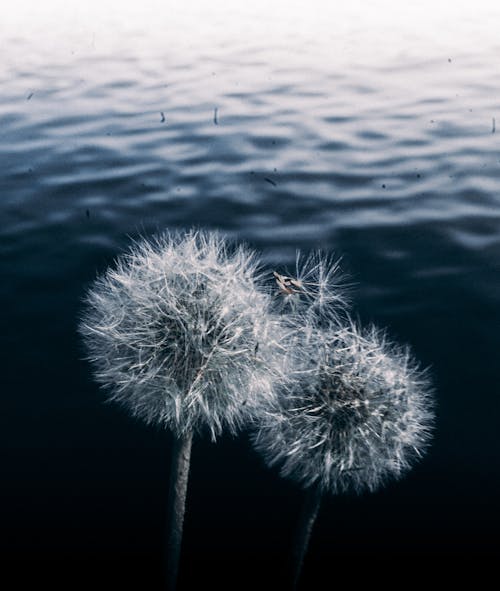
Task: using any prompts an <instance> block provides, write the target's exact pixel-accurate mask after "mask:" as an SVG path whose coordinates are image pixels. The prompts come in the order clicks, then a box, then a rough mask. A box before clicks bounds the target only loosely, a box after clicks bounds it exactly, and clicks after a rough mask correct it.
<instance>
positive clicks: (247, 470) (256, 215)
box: [0, 3, 500, 589]
mask: <svg viewBox="0 0 500 591" xmlns="http://www.w3.org/2000/svg"><path fill="white" fill-rule="evenodd" d="M167 4H168V3H167ZM139 12H140V11H139ZM167 12H168V11H167ZM47 15H49V16H47ZM193 15H194V13H190V12H189V11H186V12H185V13H183V14H182V15H181V16H176V18H179V19H180V21H179V22H180V24H181V25H182V26H184V27H186V28H185V29H182V27H181V26H180V25H178V23H177V22H176V21H175V19H174V21H173V22H172V19H171V18H170V15H167V16H165V15H163V17H162V18H163V20H162V19H161V18H160V17H158V18H156V16H157V15H156V14H155V13H152V14H151V13H148V12H147V11H144V12H140V16H141V17H142V20H140V19H136V20H134V18H132V17H134V16H139V13H138V15H132V16H131V15H130V14H129V13H127V12H125V13H124V14H121V15H120V14H118V15H117V14H111V15H109V14H107V15H106V18H104V16H103V17H102V19H100V20H99V19H98V20H94V21H91V20H85V18H84V15H82V14H80V13H78V12H72V11H71V10H70V11H69V12H67V13H64V14H61V13H57V14H55V13H54V14H50V13H48V12H47V14H44V15H41V14H38V15H35V17H33V18H32V20H31V21H30V22H29V23H28V24H26V23H24V24H23V25H22V26H21V24H20V22H21V21H19V19H18V20H17V21H16V19H11V20H10V21H9V20H8V19H7V24H5V23H4V25H3V28H2V29H1V33H2V37H1V39H2V51H3V52H4V53H3V55H5V56H6V57H5V58H3V65H2V67H1V70H0V72H1V77H0V84H1V88H2V93H1V96H0V137H1V139H2V141H1V143H0V156H1V163H2V171H1V176H0V183H1V192H0V204H1V210H0V216H1V224H0V240H1V253H2V255H1V278H2V280H1V282H0V295H1V301H2V309H3V311H4V314H3V315H2V325H1V326H0V330H1V333H0V334H1V335H2V339H1V347H2V349H1V359H2V361H3V364H2V365H3V370H2V408H3V411H2V413H1V419H0V420H1V425H0V427H1V428H0V438H1V446H2V450H3V456H4V457H3V460H2V479H1V507H2V516H1V518H2V521H1V537H0V544H1V546H0V551H1V558H2V561H3V562H4V563H5V568H4V569H3V570H2V573H4V574H3V575H2V576H5V577H6V576H7V572H13V573H14V574H15V576H16V577H17V578H18V581H19V582H21V581H24V580H28V579H29V580H31V581H37V582H40V581H41V580H42V579H43V580H44V581H45V580H47V581H49V582H51V583H52V584H53V585H55V584H57V585H61V586H63V587H66V588H72V587H73V586H75V585H76V584H77V583H79V582H82V581H86V582H87V584H92V585H94V586H97V587H98V588H99V587H100V586H104V585H106V586H109V587H111V588H120V587H123V586H127V585H131V586H136V587H143V588H151V589H154V588H160V586H161V577H162V568H163V567H162V551H163V550H162V546H163V541H164V535H165V520H166V511H165V510H166V507H165V504H166V496H167V485H168V471H169V450H170V444H171V441H170V436H169V434H168V433H167V432H163V431H161V430H159V429H154V428H149V427H146V426H144V425H142V424H140V423H138V422H136V421H134V420H133V419H131V418H130V417H128V416H127V415H126V413H125V412H124V411H122V410H121V409H120V408H117V407H115V406H113V405H110V404H106V403H105V402H104V396H103V395H102V393H101V392H100V391H99V389H98V387H97V386H96V384H95V383H94V382H93V381H92V378H91V373H90V368H89V367H88V365H87V364H86V363H85V362H84V361H82V358H83V356H84V351H83V348H82V344H81V342H80V340H79V337H78V335H77V333H76V325H77V321H78V315H79V313H80V311H81V298H82V295H83V294H84V291H85V289H87V287H88V286H89V284H90V283H91V281H92V280H93V279H94V278H95V276H96V274H97V273H98V272H100V271H102V270H104V269H105V268H106V266H107V265H109V264H111V263H112V261H113V258H114V257H115V256H116V254H118V253H119V252H120V251H121V250H122V249H123V248H126V247H127V246H128V244H129V243H130V238H134V237H137V236H138V235H143V236H144V235H151V234H154V233H155V232H158V231H161V230H162V229H166V228H169V229H173V228H176V229H182V228H186V229H187V228H190V227H192V226H193V225H195V226H199V227H200V226H201V227H205V228H217V229H221V230H222V231H224V232H226V233H227V234H228V235H229V236H231V237H232V238H235V239H237V240H241V241H245V242H247V243H249V244H250V245H252V246H253V247H255V248H256V249H257V250H258V252H259V253H260V254H261V256H262V258H263V260H264V262H265V263H267V264H268V265H269V266H270V268H279V269H284V268H285V267H286V266H287V265H293V262H294V258H295V250H296V249H301V250H302V251H304V252H309V251H311V250H313V249H315V248H319V247H321V248H323V249H325V250H327V251H333V252H335V253H336V254H337V255H338V256H342V258H343V268H344V270H345V271H346V272H347V273H349V276H350V280H351V281H352V283H353V284H354V289H353V292H352V293H353V307H354V310H355V313H356V314H357V315H359V317H360V319H361V321H362V322H363V323H368V322H371V321H373V322H375V323H377V324H378V325H380V326H384V327H387V328H388V331H389V334H390V335H391V336H392V337H393V338H394V339H395V340H398V341H401V342H405V343H410V344H411V345H412V348H413V351H414V353H415V356H416V357H417V358H418V359H419V360H421V362H422V364H423V365H426V366H427V365H428V366H430V367H431V373H432V376H433V379H434V382H435V387H436V401H437V422H436V432H435V437H434V441H433V444H432V447H431V448H430V450H429V452H428V454H427V455H426V457H425V458H424V459H423V461H422V462H421V463H420V464H419V465H417V466H415V468H414V469H413V471H412V472H411V473H409V474H408V475H407V476H406V477H405V478H404V479H402V480H401V481H399V482H394V483H392V484H390V485H389V486H387V487H386V488H384V489H383V490H380V491H379V492H377V493H375V494H366V495H362V496H359V497H355V496H350V497H346V496H344V497H330V498H325V499H324V502H323V505H322V509H321V513H320V516H319V519H318V522H317V524H316V527H315V530H314V533H313V538H312V541H311V545H310V551H309V555H308V558H307V562H306V566H305V571H304V588H314V585H315V584H316V583H317V582H319V581H325V580H326V581H329V580H331V581H332V585H333V586H334V584H335V581H336V577H337V575H338V572H339V569H340V571H342V572H344V573H348V575H349V576H352V577H353V580H358V579H359V578H361V577H363V576H369V577H370V579H371V580H372V581H380V582H385V581H387V580H388V579H390V578H391V577H390V573H391V572H392V570H393V569H394V564H395V560H397V564H398V565H403V567H404V568H406V569H407V570H408V572H414V571H415V572H426V571H427V570H430V568H431V567H432V566H436V565H438V566H440V567H443V570H444V571H446V569H448V568H450V569H453V568H455V569H456V567H457V565H459V566H460V570H461V571H462V572H463V571H465V569H467V568H468V567H469V566H472V565H473V564H474V565H476V566H475V567H474V568H475V569H476V570H475V572H476V573H484V572H486V570H485V569H486V567H491V566H492V565H493V563H494V560H495V557H496V556H497V552H498V545H497V543H498V542H497V540H498V526H499V525H500V524H499V510H498V497H499V493H500V490H499V480H500V478H499V472H498V461H499V455H500V454H499V452H500V446H499V437H498V415H499V410H500V408H499V406H500V405H499V401H498V384H499V383H500V369H499V365H498V362H497V357H498V350H499V336H498V335H499V326H500V324H499V320H500V318H499V310H498V301H499V295H500V294H499V291H500V288H499V282H498V271H499V254H500V201H499V194H500V144H499V138H500V136H499V135H498V132H496V129H495V125H496V123H494V121H493V120H494V118H496V120H498V121H500V85H499V82H498V76H496V70H495V68H496V64H498V57H499V56H500V46H499V45H498V43H496V41H494V40H493V36H492V35H489V33H490V29H489V28H488V26H487V25H488V23H491V20H490V19H489V17H488V15H487V14H486V13H485V14H484V15H481V14H480V15H479V17H481V16H482V17H484V18H479V17H478V18H477V19H476V20H474V19H472V20H471V19H467V18H465V16H464V17H460V15H458V16H457V15H455V17H453V18H455V20H453V18H452V19H451V24H450V23H449V27H448V28H447V29H444V30H441V32H442V33H443V34H442V36H441V37H440V41H439V43H438V42H437V41H436V43H435V44H433V43H431V42H429V39H437V37H434V36H433V29H432V26H431V25H434V26H436V27H437V26H438V25H441V24H442V23H441V21H440V20H439V19H437V20H434V21H433V20H432V19H431V22H430V24H429V23H427V25H426V26H425V27H423V28H421V29H418V26H415V27H414V33H415V31H416V33H415V35H414V37H412V38H411V42H410V41H408V39H409V37H405V34H406V33H405V31H406V30H407V29H411V28H412V23H411V22H408V23H406V25H407V29H405V27H404V26H403V27H402V28H401V27H400V28H398V29H390V28H388V29H387V30H384V31H385V33H384V34H382V33H381V32H379V36H378V37H377V39H378V42H377V43H374V42H373V38H372V35H374V34H375V33H374V30H373V27H371V26H370V19H369V17H366V15H365V18H364V20H363V19H361V21H362V24H363V23H364V26H365V28H362V26H361V25H359V26H358V28H356V26H355V23H356V22H358V21H357V14H356V12H352V14H351V13H349V14H347V13H346V14H343V15H341V17H337V18H335V19H334V18H333V16H332V15H331V14H328V15H326V16H324V15H323V17H320V16H318V17H317V18H316V19H314V18H312V17H311V16H310V15H309V14H308V17H307V19H306V22H305V24H304V23H303V22H302V20H301V18H300V16H301V13H300V11H299V12H298V13H297V14H295V13H293V11H292V12H290V13H289V18H288V20H287V19H284V20H283V19H281V18H280V17H279V14H278V15H277V13H276V14H275V13H272V14H268V15H267V20H266V19H263V14H260V13H258V12H255V13H253V14H250V15H245V16H244V18H243V17H241V19H242V20H241V21H238V20H237V17H238V14H237V11H234V13H229V14H227V13H226V12H225V11H224V10H220V11H218V10H215V11H214V12H212V13H210V11H209V16H208V17H207V13H203V15H204V18H203V19H201V17H200V20H199V22H198V23H195V24H193V18H194V16H193ZM486 17H488V18H486ZM44 18H45V19H47V18H48V19H49V23H50V27H48V28H45V24H46V20H44ZM231 18H232V19H236V20H232V21H231V20H230V19H231ZM252 18H253V19H254V20H252ZM294 18H295V20H294ZM106 19H107V20H106ZM120 19H121V20H120ZM183 19H184V20H183ZM225 19H229V20H227V23H226V20H225ZM262 19H263V20H262ZM297 19H298V20H297ZM325 19H326V22H325ZM328 19H331V20H330V21H329V20H328ZM342 19H344V20H342ZM21 20H22V19H21ZM241 22H243V23H245V25H244V26H241V27H240V28H238V26H236V25H237V23H240V24H241ZM377 22H378V20H377ZM235 23H236V24H235ZM339 23H340V24H339ZM482 23H484V27H485V28H484V29H483V28H481V27H482ZM226 24H227V26H226ZM379 24H380V23H379ZM28 25H29V26H28ZM195 25H196V26H195ZM230 25H231V26H230ZM329 25H331V26H329ZM341 25H342V26H341ZM231 27H232V28H231ZM360 27H361V28H360ZM453 27H455V30H458V31H462V32H463V31H467V33H468V34H469V37H467V39H468V40H469V41H468V44H461V43H458V41H457V42H456V43H454V42H453V40H454V39H455V37H453V35H452V33H451V32H450V31H452V29H453ZM468 27H470V30H469V29H468ZM243 30H244V31H246V36H245V35H242V31H243ZM377 30H378V29H377ZM270 31H272V35H270V34H269V32H270ZM375 32H376V31H375ZM417 33H419V34H420V37H419V36H418V35H417ZM457 34H458V33H457ZM474 35H475V37H474ZM381 39H382V40H383V42H382V41H380V40H381ZM443 39H444V40H443ZM471 40H472V41H474V43H472V41H471ZM372 43H373V45H372ZM472 47H473V49H472ZM215 108H217V109H218V111H217V123H215V121H214V109H215ZM161 113H163V114H164V117H165V118H166V121H165V122H162V117H161ZM269 181H272V182H269ZM302 496H303V495H302V491H301V490H300V489H299V488H298V487H297V486H296V485H295V484H294V483H293V482H288V481H284V480H282V479H281V478H280V477H279V475H278V474H277V473H276V472H273V471H270V470H268V469H267V468H266V467H265V466H264V464H263V462H262V461H261V459H260V458H259V457H258V456H257V455H256V454H255V453H254V452H253V450H252V448H251V445H250V444H249V442H248V438H247V434H246V433H242V434H241V436H240V437H238V438H230V437H222V438H221V440H220V441H218V442H217V443H216V444H213V443H211V442H210V441H209V439H208V437H207V438H199V439H197V440H196V441H195V443H194V448H193V457H192V467H191V477H190V484H189V492H188V506H187V514H186V522H185V532H184V546H183V554H182V563H181V574H180V587H181V588H185V589H188V588H193V586H194V584H195V583H196V582H199V581H202V582H203V583H204V584H206V585H211V586H216V585H217V586H218V587H219V588H238V587H243V586H245V585H252V586H254V587H258V586H260V587H263V588H266V586H270V585H271V584H272V585H274V587H275V588H280V587H281V586H283V585H284V581H285V578H286V573H287V560H288V549H289V545H290V539H291V536H292V534H293V531H294V524H295V520H296V518H297V514H298V511H299V507H300V503H301V499H302ZM478 564H479V565H480V568H478V567H477V565H478ZM448 565H452V566H451V567H448ZM453 565H454V566H453Z"/></svg>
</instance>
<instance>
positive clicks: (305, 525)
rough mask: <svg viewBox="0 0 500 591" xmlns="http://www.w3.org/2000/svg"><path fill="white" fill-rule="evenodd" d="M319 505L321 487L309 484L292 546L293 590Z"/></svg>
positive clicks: (295, 587) (295, 586) (300, 570)
mask: <svg viewBox="0 0 500 591" xmlns="http://www.w3.org/2000/svg"><path fill="white" fill-rule="evenodd" d="M320 505H321V489H320V487H319V486H311V487H310V488H308V489H307V490H306V494H305V497H304V501H303V504H302V509H301V512H300V516H299V521H298V524H297V532H296V535H295V540H294V545H293V548H292V579H291V588H292V589H293V590H294V591H295V590H296V589H297V588H298V584H299V579H300V574H301V572H302V566H303V564H304V558H305V556H306V553H307V548H308V546H309V540H310V539H311V532H312V529H313V526H314V522H315V521H316V518H317V516H318V512H319V507H320Z"/></svg>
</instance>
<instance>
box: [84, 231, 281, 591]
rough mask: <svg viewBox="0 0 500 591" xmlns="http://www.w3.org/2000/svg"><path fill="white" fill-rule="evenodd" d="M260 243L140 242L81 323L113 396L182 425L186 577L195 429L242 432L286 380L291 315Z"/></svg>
mask: <svg viewBox="0 0 500 591" xmlns="http://www.w3.org/2000/svg"><path fill="white" fill-rule="evenodd" d="M258 279H259V276H258V273H257V263H256V259H255V256H254V254H253V253H252V252H251V251H249V250H247V249H246V248H243V247H231V246H230V245H229V244H228V243H227V241H226V240H225V239H224V238H222V237H221V236H219V235H218V234H214V233H208V232H195V231H191V232H189V233H187V234H185V235H180V234H164V235H162V236H160V237H159V238H157V239H156V240H155V241H151V242H148V241H142V242H139V243H136V244H134V246H133V247H132V248H131V249H130V250H129V252H128V253H126V254H124V255H122V256H120V257H119V258H118V259H117V261H116V264H115V265H114V267H112V268H110V269H108V270H107V271H106V272H105V273H104V274H103V275H102V276H101V277H99V278H98V279H97V280H96V282H95V283H94V285H93V286H92V288H91V289H90V291H89V292H88V294H87V297H86V310H85V313H84V316H83V319H82V321H81V323H80V327H79V329H80V332H81V334H82V335H83V337H84V341H85V344H86V346H87V348H88V351H89V359H90V361H91V363H92V364H93V367H94V370H95V377H96V379H97V381H98V382H99V383H100V384H101V385H102V386H104V387H105V388H106V390H107V391H108V393H109V399H110V400H113V401H116V402H118V403H120V404H121V405H123V406H124V407H126V408H127V409H128V410H129V411H130V412H131V413H132V415H134V416H136V417H139V418H141V419H143V420H145V421H146V422H147V423H153V424H159V425H162V426H165V427H167V428H168V429H170V430H171V431H172V432H173V435H174V439H175V443H174V446H173V452H172V454H173V456H172V477H171V487H170V499H169V540H168V548H167V553H168V556H167V560H168V565H167V569H168V572H167V577H168V584H169V587H170V588H172V589H173V588H174V587H175V581H176V577H177V569H178V560H179V554H180V544H181V538H182V525H183V518H184V508H185V497H186V490H187V482H188V472H189V463H190V453H191V442H192V436H193V434H194V433H199V432H202V431H208V432H209V433H210V434H211V437H212V439H213V440H215V439H216V438H217V437H218V436H219V435H220V434H221V432H222V431H223V430H224V429H226V430H228V431H229V432H231V433H235V432H236V431H237V430H238V429H239V428H240V427H241V426H242V425H243V424H244V423H245V422H246V421H248V420H249V419H250V418H251V417H253V416H254V414H255V412H256V409H257V408H258V407H259V406H260V405H261V404H262V403H263V401H265V400H267V401H268V400H270V399H271V398H272V397H273V396H274V388H275V383H276V382H277V381H282V380H283V373H284V370H283V365H282V364H283V359H284V358H283V355H282V354H281V345H280V344H279V341H280V338H281V331H282V327H283V322H282V320H281V319H280V318H278V317H277V316H276V315H274V314H273V313H272V312H271V297H270V296H269V295H268V294H266V293H264V292H262V291H260V290H259V289H258V288H257V282H258Z"/></svg>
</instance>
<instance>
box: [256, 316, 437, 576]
mask: <svg viewBox="0 0 500 591" xmlns="http://www.w3.org/2000/svg"><path fill="white" fill-rule="evenodd" d="M295 356H296V367H297V369H296V372H295V375H294V381H293V383H292V386H291V388H284V389H283V390H282V391H281V393H280V395H279V396H278V397H277V398H276V399H275V401H274V403H273V404H271V405H270V406H268V408H267V409H266V411H265V412H264V413H263V414H262V416H261V420H260V425H259V429H258V431H257V432H256V434H255V437H254V444H255V447H256V449H257V450H258V451H259V452H260V453H261V454H262V455H263V456H264V458H265V461H266V462H267V464H268V465H269V466H275V465H276V466H280V468H281V474H282V475H283V476H285V477H291V478H293V479H294V480H296V481H297V482H299V483H300V484H301V485H302V486H303V487H304V488H307V491H308V492H307V495H306V501H305V505H304V509H303V513H302V516H301V520H300V523H299V530H298V534H297V540H296V545H295V547H294V572H293V585H294V587H295V586H296V585H297V582H298V577H299V575H300V571H301V567H302V563H303V559H304V556H305V552H306V549H307V545H308V541H309V538H310V535H311V530H312V527H313V524H314V521H315V519H316V516H317V513H318V510H319V506H320V501H321V497H322V495H323V494H325V493H333V494H338V493H347V492H355V493H360V492H362V491H364V490H369V491H374V490H376V489H377V488H378V487H380V486H381V485H383V484H384V483H385V482H386V481H388V480H389V479H391V478H398V477H400V476H401V475H402V474H403V473H405V472H406V471H407V470H408V469H409V468H410V467H411V465H412V464H413V462H414V461H416V460H418V459H419V458H420V457H422V455H423V453H424V451H425V449H426V447H427V445H428V442H429V438H430V434H431V428H432V422H433V410H432V407H433V405H432V397H431V386H430V382H429V379H428V377H427V375H426V372H425V371H422V370H420V369H419V367H418V365H417V363H416V362H415V361H414V360H413V358H412V356H411V354H410V351H409V349H408V348H407V347H400V346H396V345H394V344H392V343H390V342H389V340H388V339H387V338H386V336H385V335H384V333H383V332H381V331H379V330H377V329H376V328H374V327H370V328H368V329H365V330H361V329H360V328H358V327H357V326H356V325H355V324H354V323H353V322H350V323H349V324H347V325H345V326H338V325H332V326H330V327H329V328H325V329H317V328H314V327H311V326H307V325H306V326H305V327H303V330H302V332H301V333H300V338H297V341H296V351H295Z"/></svg>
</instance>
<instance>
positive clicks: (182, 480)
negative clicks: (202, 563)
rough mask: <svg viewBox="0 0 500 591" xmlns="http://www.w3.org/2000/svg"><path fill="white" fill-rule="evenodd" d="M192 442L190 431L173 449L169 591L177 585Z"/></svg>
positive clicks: (168, 539) (168, 553)
mask: <svg viewBox="0 0 500 591" xmlns="http://www.w3.org/2000/svg"><path fill="white" fill-rule="evenodd" d="M192 441H193V433H192V432H191V431H190V432H188V433H187V434H186V435H184V436H182V437H175V438H174V445H173V449H172V465H171V471H170V488H169V493H168V515H167V518H168V523H167V528H168V529H167V589H168V591H174V590H175V587H176V583H177V572H178V570H179V558H180V554H181V543H182V527H183V524H184V512H185V508H186V493H187V485H188V478H189V464H190V460H191V444H192Z"/></svg>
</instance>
